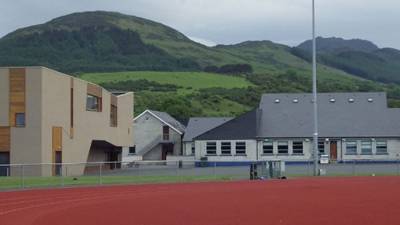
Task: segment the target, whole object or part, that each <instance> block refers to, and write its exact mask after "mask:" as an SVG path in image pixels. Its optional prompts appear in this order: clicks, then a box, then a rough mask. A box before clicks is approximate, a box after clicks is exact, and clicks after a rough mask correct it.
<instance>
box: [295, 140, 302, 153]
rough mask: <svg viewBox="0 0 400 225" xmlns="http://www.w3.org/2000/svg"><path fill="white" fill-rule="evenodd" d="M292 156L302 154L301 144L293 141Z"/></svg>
mask: <svg viewBox="0 0 400 225" xmlns="http://www.w3.org/2000/svg"><path fill="white" fill-rule="evenodd" d="M293 154H298V155H301V154H303V142H302V141H293Z"/></svg>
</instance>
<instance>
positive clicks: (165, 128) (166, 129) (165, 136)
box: [163, 126, 169, 141]
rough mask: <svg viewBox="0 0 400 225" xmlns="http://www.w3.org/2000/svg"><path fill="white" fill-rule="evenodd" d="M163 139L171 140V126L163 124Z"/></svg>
mask: <svg viewBox="0 0 400 225" xmlns="http://www.w3.org/2000/svg"><path fill="white" fill-rule="evenodd" d="M163 140H164V141H168V140H169V126H163Z"/></svg>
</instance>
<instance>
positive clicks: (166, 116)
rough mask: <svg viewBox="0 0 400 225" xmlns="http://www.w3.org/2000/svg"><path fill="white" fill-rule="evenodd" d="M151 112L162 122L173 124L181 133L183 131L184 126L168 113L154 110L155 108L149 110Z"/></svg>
mask: <svg viewBox="0 0 400 225" xmlns="http://www.w3.org/2000/svg"><path fill="white" fill-rule="evenodd" d="M149 111H150V112H151V113H153V114H154V115H156V116H157V117H159V118H160V119H162V120H163V121H164V122H166V123H168V124H170V125H171V126H173V127H174V128H175V129H177V130H179V131H180V132H181V133H183V132H185V126H184V125H183V124H181V123H180V122H179V121H178V120H176V119H175V118H174V117H172V116H171V115H169V114H168V113H166V112H160V111H155V110H149Z"/></svg>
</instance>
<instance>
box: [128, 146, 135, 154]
mask: <svg viewBox="0 0 400 225" xmlns="http://www.w3.org/2000/svg"><path fill="white" fill-rule="evenodd" d="M129 154H136V145H135V146H132V147H129Z"/></svg>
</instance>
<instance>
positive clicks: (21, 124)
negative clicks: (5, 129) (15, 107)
mask: <svg viewBox="0 0 400 225" xmlns="http://www.w3.org/2000/svg"><path fill="white" fill-rule="evenodd" d="M21 115H22V118H23V123H19V122H18V121H19V118H20V117H19V116H21ZM25 126H26V114H25V113H24V112H18V113H15V127H25Z"/></svg>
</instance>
